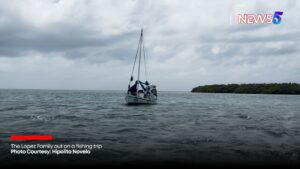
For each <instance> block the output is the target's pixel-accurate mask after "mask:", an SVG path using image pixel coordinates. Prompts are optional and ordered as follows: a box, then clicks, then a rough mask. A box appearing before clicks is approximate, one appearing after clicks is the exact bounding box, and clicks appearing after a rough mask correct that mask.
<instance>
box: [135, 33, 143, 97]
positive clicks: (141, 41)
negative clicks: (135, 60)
mask: <svg viewBox="0 0 300 169" xmlns="http://www.w3.org/2000/svg"><path fill="white" fill-rule="evenodd" d="M140 39H141V40H140V49H139V50H140V53H139V68H138V79H137V80H138V84H137V88H136V89H137V92H136V95H137V96H138V91H139V84H140V68H141V55H142V47H141V46H142V43H143V29H142V30H141V37H140Z"/></svg>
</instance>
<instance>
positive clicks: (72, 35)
mask: <svg viewBox="0 0 300 169" xmlns="http://www.w3.org/2000/svg"><path fill="white" fill-rule="evenodd" d="M275 11H283V15H282V22H281V23H280V24H278V25H275V24H254V25H250V24H244V25H242V24H238V22H237V18H238V14H247V13H252V14H274V12H275ZM299 11H300V2H297V1H296V0H285V1H279V0H275V1H274V0H260V1H259V0H251V1H245V0H240V1H238V0H224V1H219V0H97V1H96V0H73V1H68V0H64V1H63V0H24V1H20V0H1V1H0V88H5V89H71V90H72V89H78V90H126V89H127V85H128V82H129V79H130V75H131V70H132V66H133V62H134V57H135V52H136V49H137V44H138V40H139V35H140V30H141V28H143V29H144V42H145V48H146V56H147V57H146V58H147V62H146V63H147V64H146V65H147V71H148V79H147V80H148V81H149V82H150V83H152V84H155V85H156V86H157V88H158V90H161V91H162V90H163V91H190V90H191V89H192V88H193V87H196V86H199V85H209V84H227V83H280V82H296V83H300V47H299V46H300V22H299V21H300V15H299ZM142 65H143V64H142ZM142 70H143V67H142ZM142 72H144V70H143V71H142ZM135 73H136V72H135ZM142 74H144V73H142ZM134 78H135V79H136V74H134ZM141 78H142V79H141V80H145V76H141Z"/></svg>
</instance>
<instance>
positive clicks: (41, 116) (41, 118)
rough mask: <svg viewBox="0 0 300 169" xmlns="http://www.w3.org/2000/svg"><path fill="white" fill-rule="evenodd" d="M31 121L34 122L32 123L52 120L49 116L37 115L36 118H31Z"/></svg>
mask: <svg viewBox="0 0 300 169" xmlns="http://www.w3.org/2000/svg"><path fill="white" fill-rule="evenodd" d="M30 119H31V120H34V121H44V122H46V121H50V120H52V117H51V116H48V115H37V116H31V117H30Z"/></svg>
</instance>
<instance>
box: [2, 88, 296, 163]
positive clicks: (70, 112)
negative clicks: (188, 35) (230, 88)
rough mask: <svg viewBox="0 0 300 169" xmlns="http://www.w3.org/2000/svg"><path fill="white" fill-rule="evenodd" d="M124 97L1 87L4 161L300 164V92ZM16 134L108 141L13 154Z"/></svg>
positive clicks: (57, 140)
mask: <svg viewBox="0 0 300 169" xmlns="http://www.w3.org/2000/svg"><path fill="white" fill-rule="evenodd" d="M124 96H125V92H124V91H72V90H0V163H2V164H4V163H5V164H13V163H15V162H19V163H26V162H28V161H35V160H37V159H38V160H39V162H47V161H44V160H46V159H47V160H48V162H49V161H51V160H52V161H60V162H64V163H73V164H76V163H81V162H82V163H84V162H86V163H96V164H101V163H120V164H122V163H139V162H154V163H155V162H166V163H167V162H169V163H187V164H203V163H206V164H210V163H212V164H223V163H234V164H239V163H242V164H243V163H245V164H259V163H263V164H264V163H267V164H292V165H293V164H299V161H300V96H293V95H256V94H250V95H247V94H204V93H190V92H160V93H159V96H158V97H159V100H158V104H156V105H140V106H127V105H126V104H125V100H124ZM12 134H52V135H53V137H54V141H52V142H51V143H64V144H67V143H81V144H102V146H103V148H102V149H101V150H97V151H94V152H92V154H91V155H85V156H84V155H82V156H70V155H69V156H68V155H66V156H47V157H43V155H39V156H38V157H37V156H34V155H32V156H22V155H11V154H10V152H9V151H10V144H11V143H12V141H10V140H9V136H10V135H12ZM26 143H31V142H30V141H27V142H26Z"/></svg>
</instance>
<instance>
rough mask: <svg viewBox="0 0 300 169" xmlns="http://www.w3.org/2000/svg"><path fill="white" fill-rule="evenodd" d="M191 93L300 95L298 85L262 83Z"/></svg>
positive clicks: (208, 87) (202, 88) (205, 88)
mask: <svg viewBox="0 0 300 169" xmlns="http://www.w3.org/2000/svg"><path fill="white" fill-rule="evenodd" d="M191 92H201V93H248V94H300V84H297V83H261V84H256V83H254V84H226V85H225V84H214V85H205V86H198V87H195V88H193V89H192V91H191Z"/></svg>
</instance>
